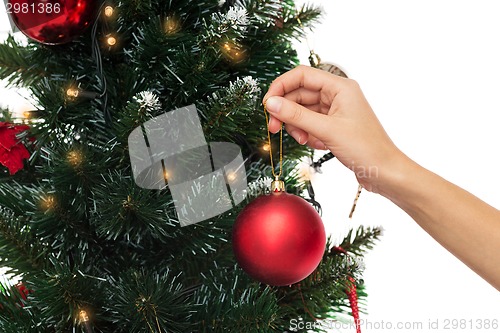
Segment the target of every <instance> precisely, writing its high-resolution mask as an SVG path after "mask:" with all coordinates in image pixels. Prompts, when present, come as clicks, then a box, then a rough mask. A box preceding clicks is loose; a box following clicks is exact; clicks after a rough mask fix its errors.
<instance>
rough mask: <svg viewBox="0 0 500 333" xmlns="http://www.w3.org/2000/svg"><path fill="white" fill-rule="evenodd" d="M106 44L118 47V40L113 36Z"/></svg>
mask: <svg viewBox="0 0 500 333" xmlns="http://www.w3.org/2000/svg"><path fill="white" fill-rule="evenodd" d="M106 43H108V45H109V46H114V45H116V38H115V37H113V36H109V37H108V38H107V39H106Z"/></svg>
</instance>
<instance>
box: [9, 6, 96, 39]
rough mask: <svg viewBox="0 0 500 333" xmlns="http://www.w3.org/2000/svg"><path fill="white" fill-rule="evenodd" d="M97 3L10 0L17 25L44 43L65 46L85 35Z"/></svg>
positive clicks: (11, 13) (10, 11)
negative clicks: (64, 44)
mask: <svg viewBox="0 0 500 333" xmlns="http://www.w3.org/2000/svg"><path fill="white" fill-rule="evenodd" d="M96 7H97V0H9V1H8V4H7V11H8V12H9V13H10V16H11V17H12V20H13V21H14V23H15V24H16V26H17V27H18V28H19V30H21V31H22V32H23V33H24V34H25V35H26V36H28V37H29V38H31V39H33V40H35V41H37V42H40V43H42V44H47V45H54V44H63V43H67V42H69V41H72V40H73V39H75V38H77V37H79V36H81V35H82V34H83V32H84V30H85V29H86V28H87V27H88V26H90V24H91V23H92V22H93V20H94V18H95V9H96Z"/></svg>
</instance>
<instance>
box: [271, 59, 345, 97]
mask: <svg viewBox="0 0 500 333" xmlns="http://www.w3.org/2000/svg"><path fill="white" fill-rule="evenodd" d="M343 80H344V79H343V78H341V77H338V76H336V75H332V74H331V73H328V72H325V71H322V70H320V69H317V68H312V67H308V66H302V65H301V66H298V67H296V68H294V69H292V70H291V71H288V72H286V73H284V74H282V75H281V76H279V77H278V78H277V79H276V80H274V81H273V83H272V84H271V86H270V87H269V90H268V91H267V93H266V95H265V96H264V102H265V101H266V100H267V99H268V98H269V97H271V96H285V94H287V93H289V92H291V91H294V90H296V89H299V88H302V87H303V88H305V89H308V90H311V91H321V90H323V89H324V88H326V86H325V85H328V86H327V87H328V89H329V91H330V93H333V95H336V94H337V92H338V91H339V89H340V88H339V86H340V84H341V83H342V81H343Z"/></svg>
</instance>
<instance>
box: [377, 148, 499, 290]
mask: <svg viewBox="0 0 500 333" xmlns="http://www.w3.org/2000/svg"><path fill="white" fill-rule="evenodd" d="M394 170H395V171H391V174H390V175H381V177H385V179H382V184H383V185H380V186H379V193H380V194H382V195H383V196H385V197H387V198H388V199H390V200H392V201H393V202H394V203H395V204H397V205H398V206H399V207H401V208H402V209H403V210H404V211H406V212H407V213H408V214H409V215H410V216H411V217H412V218H413V219H414V220H415V221H416V222H417V223H418V224H419V225H420V226H421V227H422V228H423V229H424V230H426V231H427V232H428V233H429V234H430V235H431V236H432V237H434V238H435V239H436V240H437V241H438V242H439V243H440V244H441V245H443V246H444V247H445V248H447V249H448V250H449V251H450V252H451V253H453V254H454V255H455V256H457V257H458V258H459V259H460V260H462V261H463V262H464V263H465V264H466V265H468V266H469V267H470V268H471V269H473V270H474V271H475V272H476V273H478V274H479V275H481V276H482V277H483V278H484V279H485V280H487V281H488V282H489V283H491V284H492V285H493V286H494V287H495V288H497V289H498V290H500V211H499V210H497V209H495V208H493V207H492V206H490V205H488V204H486V203H485V202H483V201H481V200H480V199H478V198H477V197H475V196H474V195H472V194H470V193H469V192H467V191H465V190H463V189H461V188H460V187H458V186H456V185H454V184H452V183H450V182H448V181H446V180H445V179H443V178H441V177H439V176H438V175H436V174H434V173H432V172H430V171H428V170H426V169H424V168H422V167H421V166H419V165H418V164H416V163H415V162H413V161H411V160H410V159H408V158H406V157H402V158H401V160H400V161H398V163H397V168H395V169H394Z"/></svg>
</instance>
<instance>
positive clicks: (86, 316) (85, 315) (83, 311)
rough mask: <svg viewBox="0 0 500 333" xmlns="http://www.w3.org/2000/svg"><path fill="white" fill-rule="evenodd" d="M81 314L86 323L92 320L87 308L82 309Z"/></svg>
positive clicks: (81, 318)
mask: <svg viewBox="0 0 500 333" xmlns="http://www.w3.org/2000/svg"><path fill="white" fill-rule="evenodd" d="M79 316H80V321H82V322H84V323H86V322H88V321H89V320H90V319H89V315H88V314H87V311H85V310H80V313H79Z"/></svg>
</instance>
